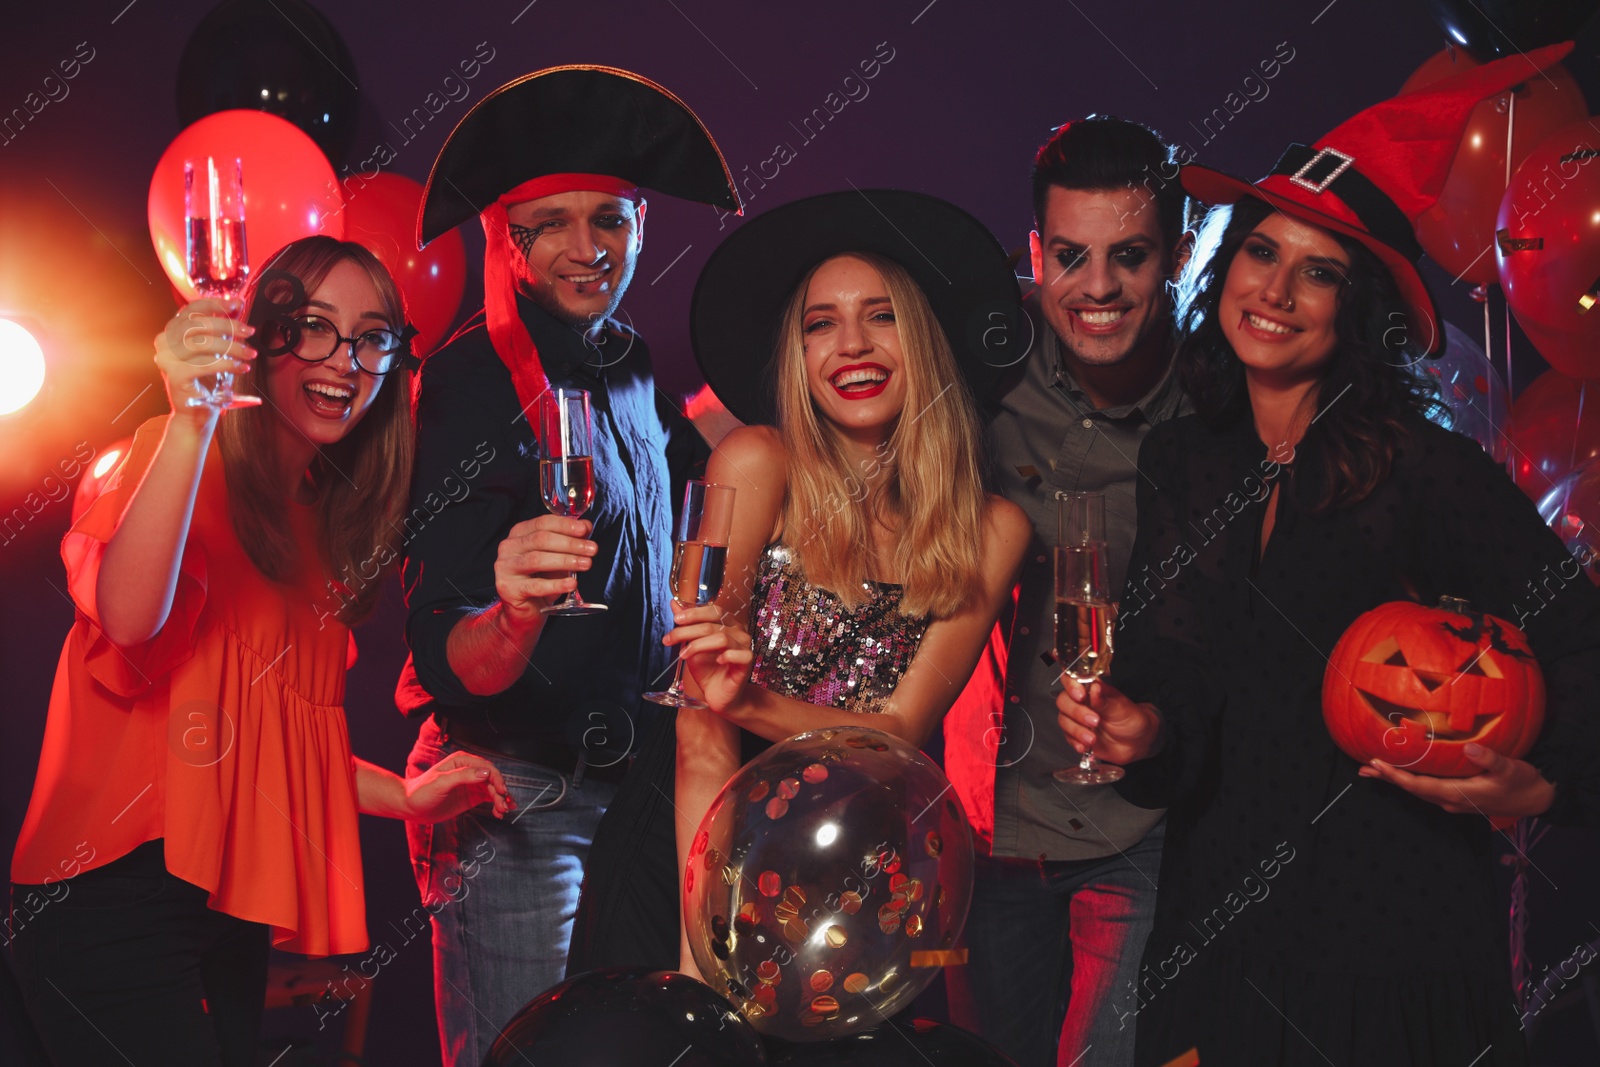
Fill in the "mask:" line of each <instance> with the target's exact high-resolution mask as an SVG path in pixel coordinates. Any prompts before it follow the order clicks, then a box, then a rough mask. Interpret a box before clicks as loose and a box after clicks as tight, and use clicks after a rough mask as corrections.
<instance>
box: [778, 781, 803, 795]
mask: <svg viewBox="0 0 1600 1067" xmlns="http://www.w3.org/2000/svg"><path fill="white" fill-rule="evenodd" d="M778 795H779V796H780V797H782V798H783V799H784V800H793V799H794V798H795V797H797V796H799V795H800V779H798V778H785V779H784V780H783V781H781V782H779V783H778Z"/></svg>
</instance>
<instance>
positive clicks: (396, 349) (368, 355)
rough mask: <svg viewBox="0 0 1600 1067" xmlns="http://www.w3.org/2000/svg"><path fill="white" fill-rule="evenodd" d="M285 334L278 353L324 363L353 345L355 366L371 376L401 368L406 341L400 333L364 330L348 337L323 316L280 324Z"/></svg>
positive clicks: (298, 318)
mask: <svg viewBox="0 0 1600 1067" xmlns="http://www.w3.org/2000/svg"><path fill="white" fill-rule="evenodd" d="M277 327H278V328H279V329H281V330H282V331H283V334H284V336H283V338H282V342H281V344H280V345H277V346H274V347H276V348H277V349H278V351H280V352H281V351H285V350H287V351H288V352H289V353H290V354H292V355H293V356H294V357H295V358H296V359H299V360H301V361H303V362H306V363H321V362H322V361H323V360H326V359H328V358H329V357H331V356H332V355H333V354H334V353H335V352H337V351H339V346H340V345H349V346H350V353H351V356H352V357H353V358H354V359H355V364H356V366H357V367H359V368H360V369H361V370H363V371H365V372H367V373H368V374H374V375H376V374H388V373H389V372H390V371H392V370H394V369H395V368H396V367H398V366H400V362H401V359H402V358H403V356H404V353H403V352H402V351H401V349H402V347H403V346H404V341H403V339H402V338H401V336H400V335H399V334H398V333H395V332H394V331H393V330H388V329H374V330H363V331H362V332H361V333H360V334H358V335H357V336H355V337H345V336H343V335H341V334H340V333H339V329H338V327H336V326H335V325H334V324H333V323H331V322H329V321H328V320H327V319H325V318H323V317H322V316H321V315H299V316H296V317H295V318H290V319H280V320H278V323H277Z"/></svg>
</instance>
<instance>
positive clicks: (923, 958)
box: [911, 948, 967, 967]
mask: <svg viewBox="0 0 1600 1067" xmlns="http://www.w3.org/2000/svg"><path fill="white" fill-rule="evenodd" d="M966 962H967V950H966V949H964V948H930V949H922V950H920V951H917V952H913V953H912V954H911V966H913V967H961V966H964V965H965V964H966Z"/></svg>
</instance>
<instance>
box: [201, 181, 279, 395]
mask: <svg viewBox="0 0 1600 1067" xmlns="http://www.w3.org/2000/svg"><path fill="white" fill-rule="evenodd" d="M183 221H184V229H185V235H186V237H187V254H188V258H187V264H186V265H187V269H188V272H189V281H190V283H191V284H193V285H194V287H195V289H196V291H198V292H199V294H200V295H201V296H203V297H209V298H213V299H217V298H228V297H236V296H238V295H239V294H240V293H241V292H243V291H244V285H245V282H246V281H247V280H248V279H249V277H250V256H249V253H248V252H247V251H246V249H245V238H244V167H243V164H241V163H240V161H239V160H238V159H227V158H224V159H220V160H219V159H217V158H216V157H214V156H205V157H203V158H200V159H190V160H186V161H185V162H184V164H183ZM204 358H206V359H208V360H209V359H212V358H214V357H210V356H207V357H204ZM212 378H213V385H212V387H211V389H210V391H209V392H208V393H207V395H205V396H199V397H190V398H189V400H188V405H189V406H190V407H214V408H217V409H218V410H227V409H229V408H244V407H254V406H255V405H256V404H259V403H261V398H260V397H258V396H240V395H238V394H236V393H234V391H233V375H232V374H231V373H227V372H223V371H219V372H218V373H217V374H215V375H213V376H212Z"/></svg>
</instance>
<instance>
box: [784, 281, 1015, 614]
mask: <svg viewBox="0 0 1600 1067" xmlns="http://www.w3.org/2000/svg"><path fill="white" fill-rule="evenodd" d="M842 254H843V255H847V256H850V257H852V258H855V259H859V260H861V261H862V262H864V263H866V264H868V265H869V266H871V267H872V268H873V269H874V270H876V271H877V272H878V275H879V277H881V278H882V279H883V283H884V286H885V287H886V288H887V289H888V291H889V299H890V300H891V301H892V303H893V306H894V313H895V323H896V329H897V330H898V332H899V337H900V349H901V358H902V360H903V363H904V366H903V368H902V373H904V374H905V376H906V400H905V407H904V409H903V410H902V412H901V415H900V418H899V420H898V421H897V422H896V424H895V427H894V430H893V431H892V432H891V434H890V436H889V440H888V442H887V443H886V444H885V445H884V446H880V449H879V451H880V455H879V456H878V457H877V458H876V459H875V460H873V461H870V462H865V461H863V462H862V463H861V464H860V465H861V467H862V469H861V470H859V471H857V470H852V464H851V460H850V458H849V456H848V455H847V454H846V452H845V450H844V448H843V447H842V446H841V444H840V440H839V435H838V432H837V430H835V429H834V427H833V426H832V425H831V424H828V423H826V422H824V421H822V420H819V418H818V417H817V410H816V406H815V404H814V403H813V402H812V399H811V391H810V388H809V386H808V384H807V375H806V367H805V337H804V334H803V332H802V329H801V320H802V319H803V317H804V311H805V301H806V290H807V288H808V287H809V286H810V284H811V279H812V277H813V276H814V275H815V274H816V272H817V270H818V269H820V268H821V267H822V265H823V264H822V263H818V264H817V265H816V266H814V267H812V268H811V270H810V271H808V272H807V274H806V276H805V277H804V278H803V279H801V281H800V284H799V285H798V286H797V287H796V288H795V290H794V293H793V294H792V295H791V296H790V298H789V303H788V304H787V306H786V307H785V308H784V312H783V318H782V320H781V323H780V326H779V332H778V340H777V352H776V359H775V360H774V371H775V374H776V377H777V402H778V435H779V437H780V439H781V440H782V442H783V446H784V450H785V453H786V454H787V463H788V490H787V494H786V496H785V500H784V507H783V529H784V538H785V543H786V544H787V545H788V547H789V548H790V550H791V551H792V552H793V553H794V555H795V559H796V562H797V563H798V564H799V566H800V567H801V568H802V570H803V571H804V572H805V575H806V580H807V581H809V582H811V583H812V584H814V585H819V586H822V587H823V588H826V589H828V590H830V591H832V592H833V593H835V594H836V595H837V596H838V597H839V598H840V599H841V600H843V601H844V602H845V603H847V604H856V603H859V602H860V601H861V600H862V591H863V583H864V582H865V581H866V580H867V577H868V575H867V566H868V562H869V560H870V559H871V557H872V555H873V551H872V546H873V545H874V543H875V541H874V539H873V536H872V525H873V523H874V522H875V521H879V520H883V521H887V522H889V523H891V524H892V525H893V526H894V529H895V535H896V536H895V539H894V545H895V547H894V553H893V556H892V558H891V559H890V560H888V561H886V562H888V563H889V564H890V565H891V567H892V569H893V571H894V572H895V573H897V574H899V575H900V576H901V584H902V586H903V587H904V594H903V597H902V599H901V603H900V610H901V611H902V612H904V613H905V614H907V615H915V616H920V615H925V614H927V615H932V616H934V617H935V618H940V617H947V616H950V615H954V614H955V613H957V612H958V611H960V610H961V609H962V607H963V606H965V605H966V604H967V603H968V602H969V601H970V600H971V599H972V598H973V597H974V596H976V595H977V593H978V589H979V583H980V570H979V558H978V555H979V551H980V546H981V545H982V543H983V514H984V507H985V495H984V490H983V480H982V474H981V468H980V461H979V455H978V436H979V432H980V431H979V425H978V416H977V411H976V408H975V407H974V405H973V402H972V397H971V396H970V394H969V393H968V392H967V387H966V383H965V382H964V381H963V380H962V377H961V373H960V371H959V370H958V369H957V367H956V361H955V355H954V354H953V353H952V352H951V350H950V342H949V340H948V339H947V338H946V337H945V333H944V329H943V327H941V326H940V325H939V320H938V319H937V318H935V317H934V314H933V309H932V308H931V307H929V305H928V298H927V297H926V296H925V295H924V294H923V292H922V289H921V288H920V287H919V286H918V285H917V283H916V282H915V281H913V280H912V278H911V275H910V274H908V273H907V272H906V270H905V268H904V267H902V266H900V264H898V263H896V262H894V261H893V260H891V259H888V258H886V257H884V256H880V255H877V254H874V253H871V252H846V253H842ZM833 258H838V257H833ZM824 262H826V261H824Z"/></svg>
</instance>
